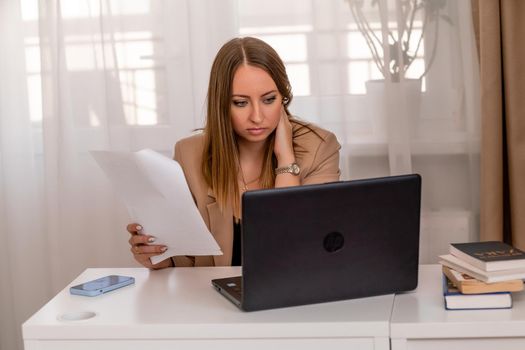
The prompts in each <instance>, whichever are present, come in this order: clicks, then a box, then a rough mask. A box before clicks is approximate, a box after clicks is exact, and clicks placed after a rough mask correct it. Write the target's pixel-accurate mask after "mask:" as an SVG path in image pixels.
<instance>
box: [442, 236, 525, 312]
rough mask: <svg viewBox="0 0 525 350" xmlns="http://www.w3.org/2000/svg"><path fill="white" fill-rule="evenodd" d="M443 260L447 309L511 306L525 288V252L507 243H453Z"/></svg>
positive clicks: (444, 292)
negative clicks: (518, 292) (514, 294)
mask: <svg viewBox="0 0 525 350" xmlns="http://www.w3.org/2000/svg"><path fill="white" fill-rule="evenodd" d="M440 259H441V260H440V263H441V264H442V265H443V294H444V298H445V307H446V308H447V309H451V310H452V309H500V308H510V307H512V295H511V292H517V291H521V290H523V279H524V278H525V252H523V251H521V250H519V249H517V248H514V247H512V246H510V245H508V244H505V243H503V242H497V241H489V242H471V243H453V244H451V245H450V254H447V255H441V256H440Z"/></svg>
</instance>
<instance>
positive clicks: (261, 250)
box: [212, 174, 421, 311]
mask: <svg viewBox="0 0 525 350" xmlns="http://www.w3.org/2000/svg"><path fill="white" fill-rule="evenodd" d="M420 204H421V177H420V176H419V175H417V174H412V175H402V176H389V177H384V178H375V179H365V180H355V181H341V182H334V183H327V184H321V185H307V186H297V187H287V188H280V189H269V190H259V191H250V192H246V193H244V195H243V197H242V276H237V277H231V278H221V279H215V280H213V281H212V284H213V286H214V287H215V288H216V289H217V290H218V291H219V292H220V293H221V294H223V295H224V296H226V297H227V298H228V299H229V300H230V301H232V302H233V303H234V304H236V305H237V306H239V307H240V308H241V309H242V310H245V311H254V310H264V309H272V308H279V307H288V306H295V305H304V304H313V303H320V302H328V301H335V300H343V299H352V298H361V297H368V296H374V295H382V294H391V293H395V292H402V291H409V290H413V289H415V288H416V287H417V277H418V262H419V261H418V257H419V220H420Z"/></svg>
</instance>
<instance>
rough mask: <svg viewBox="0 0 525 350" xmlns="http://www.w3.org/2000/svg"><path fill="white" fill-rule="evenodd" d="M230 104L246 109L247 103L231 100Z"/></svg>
mask: <svg viewBox="0 0 525 350" xmlns="http://www.w3.org/2000/svg"><path fill="white" fill-rule="evenodd" d="M232 103H233V104H234V105H235V106H237V107H246V105H247V104H248V101H246V100H233V101H232Z"/></svg>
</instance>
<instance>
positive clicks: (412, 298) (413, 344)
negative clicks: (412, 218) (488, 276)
mask: <svg viewBox="0 0 525 350" xmlns="http://www.w3.org/2000/svg"><path fill="white" fill-rule="evenodd" d="M441 276H442V275H441V266H440V265H421V266H420V269H419V287H418V288H417V290H416V291H414V292H410V293H404V294H397V295H396V297H395V301H394V309H393V311H392V319H391V324H390V337H391V346H392V350H415V349H418V350H437V349H439V350H441V349H446V350H456V349H461V350H464V349H476V350H485V349H486V350H488V349H490V350H513V349H516V350H517V349H520V350H523V349H525V293H523V292H520V293H513V296H512V297H513V308H512V309H506V310H469V311H456V310H453V311H447V310H445V308H444V306H443V295H442V286H441V281H442V280H441V278H442V277H441Z"/></svg>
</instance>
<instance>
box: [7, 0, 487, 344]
mask: <svg viewBox="0 0 525 350" xmlns="http://www.w3.org/2000/svg"><path fill="white" fill-rule="evenodd" d="M381 1H383V2H385V1H386V0H381ZM366 2H367V1H366V0H365V3H366ZM387 3H388V6H389V7H388V8H389V9H388V10H387V11H386V14H387V17H388V20H387V22H388V23H391V24H392V25H395V23H396V18H397V17H398V14H399V13H398V12H396V11H397V10H396V7H395V3H396V1H395V0H392V1H390V0H389V1H387ZM364 10H365V12H366V15H367V16H369V18H371V22H372V23H374V24H373V25H374V26H376V27H377V26H378V25H379V24H380V23H381V20H380V19H381V18H380V17H381V16H380V14H379V13H378V12H377V10H378V8H376V7H374V6H371V5H370V4H368V5H366V7H365V9H364ZM444 13H445V14H446V15H447V16H448V17H450V20H451V24H443V25H442V26H441V27H440V30H439V33H438V34H439V43H438V50H437V54H436V57H435V58H434V63H433V65H432V68H431V70H430V71H429V73H428V74H427V75H426V76H425V80H424V83H423V91H422V92H418V94H417V95H418V96H419V95H420V97H421V99H420V100H419V101H420V102H419V103H420V106H421V107H420V108H419V109H418V110H417V113H415V114H410V117H408V113H409V112H407V111H409V110H410V108H411V106H412V105H413V103H412V101H413V97H410V98H409V99H407V98H406V97H403V96H402V95H401V96H399V94H400V92H399V91H394V90H392V91H390V92H387V93H386V96H390V97H387V98H386V99H385V98H383V97H381V98H380V100H375V101H374V97H371V94H367V93H366V92H367V91H366V88H365V86H366V85H365V82H366V81H367V80H370V79H374V78H379V77H380V76H379V74H378V71H377V70H374V62H373V59H372V57H371V55H370V51H369V49H368V47H367V45H366V42H365V41H363V37H362V35H361V33H360V32H359V31H358V30H357V28H356V23H355V21H354V19H353V17H352V14H351V12H350V8H349V3H348V1H346V0H330V1H325V0H322V1H321V0H310V1H306V0H289V1H285V2H283V1H280V0H267V1H266V2H265V4H264V6H261V3H260V2H259V1H255V0H242V1H236V0H228V1H224V0H221V1H214V0H191V1H189V0H164V1H161V0H156V1H151V0H67V1H66V0H64V1H59V0H40V1H38V0H22V1H18V0H3V1H1V2H0V33H1V34H0V47H2V52H3V54H2V55H0V223H1V224H2V225H1V226H2V230H0V238H1V241H2V242H3V247H4V249H3V251H2V253H1V254H0V280H1V281H2V282H1V288H0V349H1V350H4V349H16V348H21V329H20V325H21V323H22V322H23V321H24V320H25V319H27V317H29V316H30V315H31V314H32V313H34V312H35V311H36V310H37V309H38V308H39V307H40V306H42V305H43V304H44V303H45V302H46V301H47V300H48V299H49V298H51V297H52V296H53V295H54V294H55V293H56V292H58V291H59V290H60V289H61V288H63V287H64V286H65V285H66V284H67V283H68V282H70V281H71V280H72V279H73V278H74V277H75V276H77V275H78V274H79V273H80V272H81V271H83V270H84V269H85V268H87V267H98V266H100V267H101V266H104V267H108V266H114V267H118V266H136V264H135V262H134V261H133V260H132V259H131V257H130V254H129V251H128V245H127V239H128V236H127V234H126V232H125V230H124V227H125V225H126V224H127V222H128V217H127V214H126V212H125V209H124V207H123V205H122V203H121V202H120V201H119V200H118V198H115V196H114V194H113V192H112V189H111V188H110V186H109V183H108V182H107V180H106V179H105V178H104V176H103V174H102V173H101V171H100V170H99V169H98V168H97V166H96V165H95V163H94V162H93V160H92V159H91V158H90V156H89V154H88V151H89V150H92V149H114V150H138V149H141V148H152V149H155V150H157V151H160V152H162V153H164V154H166V155H171V152H172V147H173V145H174V143H175V141H176V140H177V139H179V138H181V137H183V136H185V135H188V134H189V133H190V132H191V130H193V129H194V128H197V127H200V126H202V118H203V114H204V101H205V95H206V87H207V80H208V74H209V68H210V65H211V60H212V59H213V57H214V55H215V53H216V51H217V49H218V48H219V47H220V45H221V44H222V43H224V42H225V41H226V40H227V39H229V38H231V37H233V36H236V35H254V36H259V37H261V38H263V39H264V40H266V41H268V42H269V43H270V44H271V45H272V46H274V47H275V48H276V49H277V51H278V52H279V53H280V54H281V56H282V57H283V59H284V60H285V62H286V65H287V70H288V73H289V75H290V77H291V80H292V85H293V89H294V94H295V99H294V102H293V104H292V111H293V112H294V113H295V114H297V115H298V116H300V117H302V118H304V119H307V120H310V121H312V122H315V123H318V124H320V125H322V126H324V127H326V128H328V129H331V130H333V131H334V132H336V134H337V135H338V138H339V140H340V142H341V143H342V145H343V150H342V158H341V161H342V163H341V164H342V167H343V169H342V170H343V174H344V177H345V178H362V177H370V176H383V175H389V174H397V173H404V172H419V173H421V174H422V175H423V184H424V190H423V214H424V215H423V222H422V245H421V247H422V253H423V261H425V259H426V261H432V259H433V258H435V252H437V251H439V250H440V249H443V248H444V247H446V244H447V243H448V242H449V241H450V240H465V239H473V238H475V237H476V234H477V213H478V209H477V208H478V201H477V194H478V190H477V178H478V169H477V159H478V156H477V150H478V147H477V142H478V134H479V133H478V131H477V128H478V113H477V106H478V97H477V80H476V79H477V62H476V55H475V52H474V51H473V50H474V46H475V45H474V41H473V37H472V28H471V23H470V5H469V2H467V1H461V2H456V1H448V2H446V4H445V8H444ZM378 23H379V24H378ZM418 25H419V26H420V27H421V25H422V22H419V24H418ZM432 36H436V33H432V32H430V33H429V34H427V35H426V36H425V40H426V44H425V45H426V46H425V47H424V48H425V50H427V46H429V45H430V44H429V43H430V42H431V39H432ZM428 60H429V57H427V56H426V53H425V51H424V52H423V53H421V54H420V57H418V61H417V62H415V63H414V65H415V66H414V68H417V69H419V70H421V69H422V68H424V67H425V62H426V61H428ZM418 67H419V68H418ZM417 69H416V72H415V73H414V72H411V74H415V75H416V74H417V72H418V71H417ZM410 77H411V76H407V78H410ZM390 88H392V87H390ZM401 94H404V92H402V93H401ZM392 96H394V97H395V98H394V99H393V101H394V102H396V101H397V103H394V104H393V106H394V107H390V109H388V110H387V111H388V112H389V113H388V120H386V119H385V117H381V116H380V115H379V113H380V110H381V108H379V107H377V106H380V105H381V103H382V101H387V102H388V101H390V105H392ZM375 98H377V97H375ZM388 98H390V100H389V99H388ZM371 101H372V102H371ZM371 103H372V104H371ZM399 104H400V105H401V107H399V106H397V105H399ZM387 105H388V104H387ZM371 106H376V107H371ZM374 108H375V109H374ZM400 111H401V112H400ZM403 111H404V112H403ZM400 121H401V122H400ZM403 121H404V122H403ZM402 122H403V123H406V124H402Z"/></svg>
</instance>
